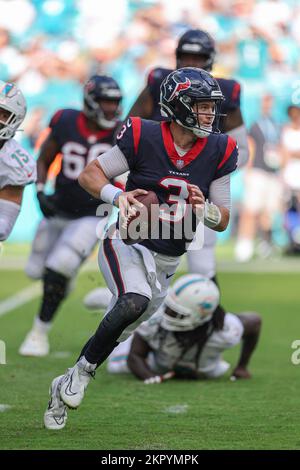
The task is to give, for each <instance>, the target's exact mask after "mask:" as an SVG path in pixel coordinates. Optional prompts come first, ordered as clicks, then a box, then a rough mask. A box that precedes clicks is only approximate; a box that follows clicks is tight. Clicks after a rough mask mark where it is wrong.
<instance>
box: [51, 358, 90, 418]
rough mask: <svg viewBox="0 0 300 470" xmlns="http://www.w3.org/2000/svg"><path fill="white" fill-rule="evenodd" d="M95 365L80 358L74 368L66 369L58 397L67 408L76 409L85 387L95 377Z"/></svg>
mask: <svg viewBox="0 0 300 470" xmlns="http://www.w3.org/2000/svg"><path fill="white" fill-rule="evenodd" d="M95 368H96V364H90V363H89V362H87V361H86V359H85V358H83V357H82V358H81V359H80V361H78V362H77V363H76V364H75V366H74V367H72V368H71V369H68V372H67V373H66V374H65V375H64V378H63V379H62V381H61V388H60V397H61V399H62V401H63V402H64V403H65V405H67V406H68V407H69V408H72V409H76V408H78V406H79V405H80V404H81V402H82V400H83V397H84V392H85V389H86V387H87V386H88V384H89V381H90V380H91V378H92V377H94V375H95V372H94V370H95Z"/></svg>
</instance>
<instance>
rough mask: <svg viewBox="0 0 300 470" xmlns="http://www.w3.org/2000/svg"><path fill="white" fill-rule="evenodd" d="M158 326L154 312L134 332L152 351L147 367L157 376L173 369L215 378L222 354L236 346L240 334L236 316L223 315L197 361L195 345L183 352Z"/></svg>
mask: <svg viewBox="0 0 300 470" xmlns="http://www.w3.org/2000/svg"><path fill="white" fill-rule="evenodd" d="M160 324H161V314H160V313H159V312H158V313H157V314H155V315H153V317H152V318H150V320H148V321H146V322H143V323H142V324H141V325H140V326H139V327H138V328H137V330H136V332H137V333H138V334H139V335H140V336H141V337H142V338H143V339H144V340H145V341H146V342H147V343H148V345H149V346H150V348H151V349H152V354H153V356H152V360H150V363H149V365H150V367H151V369H152V370H153V371H155V372H156V373H159V374H161V373H165V372H167V371H169V370H172V369H173V368H174V366H175V365H176V366H180V367H186V368H189V369H193V370H195V371H196V370H198V371H199V372H202V373H205V374H206V375H207V376H208V377H216V376H217V375H219V374H218V372H217V369H218V365H219V363H220V361H221V360H222V357H221V354H222V352H223V351H224V350H225V349H228V348H231V347H233V346H235V345H236V344H238V343H239V342H240V341H241V337H242V335H243V330H244V329H243V325H242V323H241V321H240V319H239V318H238V317H237V316H236V315H234V314H232V313H226V315H225V320H224V327H223V329H222V330H221V331H215V332H213V334H212V335H211V336H210V337H209V338H208V340H207V341H206V343H205V345H204V347H203V349H202V351H201V353H200V355H199V357H198V344H197V343H196V344H194V345H193V346H192V347H191V348H189V349H187V350H186V347H185V346H184V345H182V344H181V343H180V342H179V341H178V340H177V338H176V335H175V334H174V332H172V331H167V330H165V329H163V328H161V326H160ZM228 366H229V365H228ZM223 372H224V371H223ZM220 375H221V374H220Z"/></svg>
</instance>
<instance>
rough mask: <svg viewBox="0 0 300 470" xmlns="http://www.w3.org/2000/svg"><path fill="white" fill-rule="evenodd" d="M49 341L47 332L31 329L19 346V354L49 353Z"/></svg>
mask: <svg viewBox="0 0 300 470" xmlns="http://www.w3.org/2000/svg"><path fill="white" fill-rule="evenodd" d="M49 349H50V348H49V341H48V335H47V333H41V332H39V331H36V330H31V331H30V332H29V333H28V335H27V336H26V338H25V340H24V341H23V343H22V344H21V346H20V349H19V354H21V356H33V357H44V356H47V355H48V354H49Z"/></svg>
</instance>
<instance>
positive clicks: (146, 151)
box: [117, 117, 238, 256]
mask: <svg viewBox="0 0 300 470" xmlns="http://www.w3.org/2000/svg"><path fill="white" fill-rule="evenodd" d="M169 126H170V124H169V123H168V122H157V121H148V120H144V119H140V118H137V117H135V118H129V119H128V120H127V124H126V125H125V124H124V125H123V128H122V130H121V132H120V133H119V134H118V136H117V145H118V146H119V148H120V150H121V151H122V152H123V154H124V155H125V157H126V159H127V162H128V165H129V168H130V173H129V176H128V180H127V185H126V191H132V190H134V189H137V188H141V189H145V190H152V191H154V192H155V193H156V195H157V197H158V200H159V204H160V205H161V204H164V206H165V209H164V210H160V218H159V219H160V220H159V226H160V234H161V229H162V226H163V224H165V225H166V224H168V225H169V228H170V238H171V239H170V240H167V239H163V237H161V236H160V237H159V238H158V239H149V240H145V241H143V242H142V243H141V244H142V245H144V246H146V247H147V248H149V249H150V250H153V251H156V252H158V253H163V254H166V255H170V256H180V255H182V254H183V253H184V252H185V251H186V248H187V246H186V244H187V243H189V242H190V241H191V240H192V239H193V236H194V233H195V229H196V218H195V215H194V213H193V211H192V209H191V206H190V205H189V204H188V195H189V194H188V190H187V184H195V185H197V186H198V187H199V188H200V189H201V191H202V192H203V194H204V196H205V197H206V198H207V197H208V195H209V187H210V184H211V182H212V181H213V180H215V179H217V178H221V177H222V176H224V175H227V174H228V173H231V172H232V171H234V170H235V168H236V162H237V155H238V153H237V147H236V142H235V141H234V140H233V139H232V138H231V137H230V136H228V135H225V134H211V135H210V136H209V137H206V138H201V139H197V140H196V142H195V144H194V146H193V147H192V148H191V149H190V150H189V151H188V152H187V153H186V154H185V155H184V156H183V157H181V156H179V155H178V153H177V151H176V149H175V146H174V142H173V138H172V135H171V131H170V127H169ZM170 207H172V212H170V211H169V210H168V209H169V208H170ZM187 219H189V220H192V232H191V231H189V232H188V235H187V236H185V233H186V232H185V230H183V224H184V223H185V221H186V220H187ZM184 232H185V233H184ZM178 234H180V238H178ZM176 237H177V238H176Z"/></svg>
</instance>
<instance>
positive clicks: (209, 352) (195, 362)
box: [108, 274, 261, 384]
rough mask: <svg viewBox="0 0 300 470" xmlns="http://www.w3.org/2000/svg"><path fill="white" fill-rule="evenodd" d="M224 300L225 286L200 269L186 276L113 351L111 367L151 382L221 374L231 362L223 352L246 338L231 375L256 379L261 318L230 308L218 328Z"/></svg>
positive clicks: (213, 376) (238, 377)
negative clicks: (253, 364)
mask: <svg viewBox="0 0 300 470" xmlns="http://www.w3.org/2000/svg"><path fill="white" fill-rule="evenodd" d="M218 304H219V290H218V288H217V286H216V285H215V284H214V282H213V281H211V280H210V279H208V278H205V277H203V276H201V275H199V274H190V275H185V276H182V277H180V278H179V279H178V280H177V281H176V282H175V284H174V285H173V287H172V288H171V289H170V292H169V293H168V296H167V297H166V299H165V303H164V305H163V307H162V308H161V309H160V310H159V311H158V312H157V313H156V314H155V315H154V316H153V317H152V318H151V319H150V320H148V321H146V322H143V323H142V324H141V325H140V326H139V327H138V328H137V329H136V331H135V333H134V335H132V336H131V337H130V338H128V340H127V341H125V342H124V343H120V345H119V346H118V347H117V348H116V349H115V350H114V351H113V353H112V354H111V356H110V357H109V361H108V370H109V372H112V373H119V372H126V371H127V372H129V371H131V372H132V373H133V374H134V375H135V376H136V377H137V378H139V379H141V380H143V381H144V383H145V384H154V383H161V382H163V381H164V380H166V379H170V378H172V377H174V376H175V377H178V378H184V379H187V378H191V379H202V378H207V379H210V378H217V377H220V376H222V375H223V374H225V372H227V370H228V369H229V367H230V364H229V363H228V362H226V361H224V360H223V358H222V353H223V351H225V350H226V349H229V348H231V347H233V346H235V345H237V344H239V343H241V354H240V357H239V360H238V364H237V365H236V367H234V369H233V371H232V373H231V376H232V378H233V380H234V379H241V378H250V377H251V375H250V373H249V371H248V368H247V366H248V363H249V360H250V357H251V355H252V353H253V351H254V349H255V347H256V344H257V341H258V337H259V333H260V329H261V318H260V316H259V315H258V314H256V313H252V312H251V313H248V312H247V313H243V314H238V315H237V314H233V313H229V312H227V313H225V317H224V323H223V327H222V328H221V329H218V327H217V325H218V324H219V322H218V321H216V320H217V318H216V316H217V315H218V314H219V309H218V308H217V307H218ZM126 359H127V362H126Z"/></svg>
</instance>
